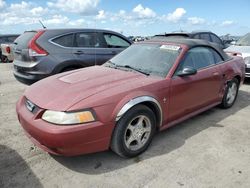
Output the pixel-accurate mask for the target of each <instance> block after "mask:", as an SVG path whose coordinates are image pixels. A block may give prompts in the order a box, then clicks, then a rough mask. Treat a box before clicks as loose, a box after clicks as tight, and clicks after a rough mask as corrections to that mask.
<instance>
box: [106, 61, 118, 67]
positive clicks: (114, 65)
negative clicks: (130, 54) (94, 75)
mask: <svg viewBox="0 0 250 188" xmlns="http://www.w3.org/2000/svg"><path fill="white" fill-rule="evenodd" d="M106 63H108V64H109V65H107V64H106ZM106 63H105V67H106V66H107V67H112V68H116V67H117V65H116V64H115V63H113V62H112V61H110V60H109V61H107V62H106ZM110 65H111V66H110Z"/></svg>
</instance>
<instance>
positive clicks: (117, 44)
mask: <svg viewBox="0 0 250 188" xmlns="http://www.w3.org/2000/svg"><path fill="white" fill-rule="evenodd" d="M104 39H105V41H106V43H107V45H108V47H109V48H127V47H129V46H130V44H129V43H128V42H127V41H126V40H124V39H122V38H121V37H119V36H116V35H113V34H104Z"/></svg>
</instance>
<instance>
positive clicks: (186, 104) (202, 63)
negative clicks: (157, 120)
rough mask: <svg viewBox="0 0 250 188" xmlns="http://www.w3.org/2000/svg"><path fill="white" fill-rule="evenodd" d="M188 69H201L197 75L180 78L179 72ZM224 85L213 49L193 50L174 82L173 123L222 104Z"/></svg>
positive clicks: (170, 116) (173, 79)
mask: <svg viewBox="0 0 250 188" xmlns="http://www.w3.org/2000/svg"><path fill="white" fill-rule="evenodd" d="M185 67H192V68H195V69H197V74H195V75H191V76H185V77H179V76H177V73H178V72H179V71H180V70H182V69H183V68H185ZM221 85H222V77H221V74H220V70H219V69H218V67H216V66H215V58H214V55H213V53H212V52H211V51H210V49H209V48H206V47H195V48H192V49H190V50H189V51H188V52H187V54H186V56H185V58H184V60H183V61H182V62H181V63H180V64H179V66H178V68H177V70H176V73H175V75H174V77H173V78H172V81H171V93H170V103H169V114H168V117H169V121H173V120H176V119H178V118H180V117H183V116H185V115H187V114H189V113H192V112H194V111H196V110H198V109H200V108H202V107H204V106H208V105H210V104H213V103H214V102H216V101H218V99H219V92H220V90H221Z"/></svg>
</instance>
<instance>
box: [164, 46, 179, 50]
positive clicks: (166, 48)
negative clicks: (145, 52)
mask: <svg viewBox="0 0 250 188" xmlns="http://www.w3.org/2000/svg"><path fill="white" fill-rule="evenodd" d="M160 49H162V50H174V51H178V50H179V49H180V46H172V45H161V47H160Z"/></svg>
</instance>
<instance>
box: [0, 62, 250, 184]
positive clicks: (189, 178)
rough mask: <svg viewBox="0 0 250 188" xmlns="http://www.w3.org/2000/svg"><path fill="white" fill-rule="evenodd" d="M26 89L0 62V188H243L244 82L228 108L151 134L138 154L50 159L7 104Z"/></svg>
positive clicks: (248, 125) (249, 166)
mask: <svg viewBox="0 0 250 188" xmlns="http://www.w3.org/2000/svg"><path fill="white" fill-rule="evenodd" d="M26 87H27V86H25V85H23V84H20V83H18V82H17V81H16V80H15V78H14V77H13V75H12V65H11V64H0V187H1V188H2V187H36V188H39V187H119V188H122V187H124V188H127V187H131V188H134V187H168V188H169V187H199V188H202V187H209V188H213V187H223V188H224V187H227V188H236V187H237V188H238V187H244V188H245V187H250V178H249V177H250V119H249V117H248V115H249V114H250V82H249V81H248V82H246V83H245V84H244V85H243V86H242V87H241V88H240V91H239V96H238V99H237V101H236V103H235V105H234V106H233V107H232V108H230V109H228V110H222V109H219V108H213V109H211V110H208V111H206V112H205V113H203V114H201V115H198V116H196V117H194V118H192V119H190V120H187V121H185V122H183V123H181V124H179V125H177V126H174V127H172V128H170V129H168V130H166V131H164V132H161V133H159V134H157V135H156V136H155V138H154V140H153V143H152V145H151V146H150V148H149V149H148V150H147V151H146V152H145V153H144V154H142V155H141V156H139V157H137V158H133V159H123V158H120V157H118V156H117V155H115V154H114V153H112V152H110V151H107V152H101V153H96V154H90V155H84V156H78V157H70V158H66V157H58V156H52V155H49V154H48V153H45V152H44V151H42V150H41V149H39V148H37V147H36V146H34V145H33V144H32V143H31V141H30V140H29V139H28V138H27V137H26V136H25V134H24V132H23V130H22V128H21V126H20V124H19V122H18V120H17V118H16V113H15V103H16V101H17V100H18V98H19V97H20V95H21V94H22V93H23V91H24V90H25V88H26Z"/></svg>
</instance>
